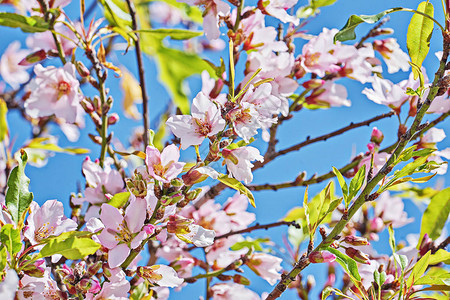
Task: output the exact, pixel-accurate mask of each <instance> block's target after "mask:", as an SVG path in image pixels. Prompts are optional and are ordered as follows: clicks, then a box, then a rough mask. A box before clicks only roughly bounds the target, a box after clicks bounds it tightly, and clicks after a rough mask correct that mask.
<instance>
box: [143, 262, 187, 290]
mask: <svg viewBox="0 0 450 300" xmlns="http://www.w3.org/2000/svg"><path fill="white" fill-rule="evenodd" d="M137 274H138V276H140V277H142V278H144V279H145V280H147V281H148V282H149V283H150V284H151V285H158V286H166V287H177V286H180V285H181V284H182V283H183V279H181V278H179V277H178V275H177V272H175V270H174V269H173V268H171V267H169V266H165V265H154V266H150V267H138V268H137Z"/></svg>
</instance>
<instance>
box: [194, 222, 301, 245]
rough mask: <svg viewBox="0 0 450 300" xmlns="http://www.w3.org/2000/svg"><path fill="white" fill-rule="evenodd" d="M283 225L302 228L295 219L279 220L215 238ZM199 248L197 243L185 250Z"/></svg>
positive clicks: (215, 239) (224, 237)
mask: <svg viewBox="0 0 450 300" xmlns="http://www.w3.org/2000/svg"><path fill="white" fill-rule="evenodd" d="M283 225H287V226H294V227H295V228H300V225H299V224H297V222H295V221H279V222H275V223H269V224H263V225H261V224H259V223H256V224H255V225H254V226H251V227H248V228H244V229H241V230H236V231H230V232H228V233H225V234H222V235H219V236H216V237H215V238H214V241H217V240H220V239H226V238H228V237H230V236H233V235H236V234H243V233H249V232H252V231H254V230H258V229H265V230H268V229H269V228H273V227H278V226H283ZM195 248H197V247H196V246H195V245H194V246H190V247H188V248H186V249H185V250H187V251H190V250H192V249H195Z"/></svg>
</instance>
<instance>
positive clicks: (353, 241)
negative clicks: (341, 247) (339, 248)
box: [343, 235, 370, 246]
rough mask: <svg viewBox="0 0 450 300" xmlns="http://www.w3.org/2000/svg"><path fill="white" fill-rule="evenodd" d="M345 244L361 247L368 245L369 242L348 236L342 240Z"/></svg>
mask: <svg viewBox="0 0 450 300" xmlns="http://www.w3.org/2000/svg"><path fill="white" fill-rule="evenodd" d="M343 241H344V242H346V243H347V244H350V245H353V246H363V245H369V244H370V243H369V241H368V240H367V239H366V238H363V237H359V236H354V235H349V236H346V237H345V238H344V240H343Z"/></svg>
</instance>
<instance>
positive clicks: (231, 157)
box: [222, 148, 239, 165]
mask: <svg viewBox="0 0 450 300" xmlns="http://www.w3.org/2000/svg"><path fill="white" fill-rule="evenodd" d="M222 156H223V157H224V158H225V159H228V160H230V161H231V162H232V163H233V164H235V165H237V164H238V163H239V160H238V158H237V157H236V156H235V155H234V154H233V152H232V150H230V149H227V148H225V149H223V150H222Z"/></svg>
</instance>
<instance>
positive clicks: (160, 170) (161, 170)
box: [153, 165, 166, 177]
mask: <svg viewBox="0 0 450 300" xmlns="http://www.w3.org/2000/svg"><path fill="white" fill-rule="evenodd" d="M153 172H155V175H158V176H160V177H162V176H163V175H164V173H166V168H164V166H163V165H153Z"/></svg>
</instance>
